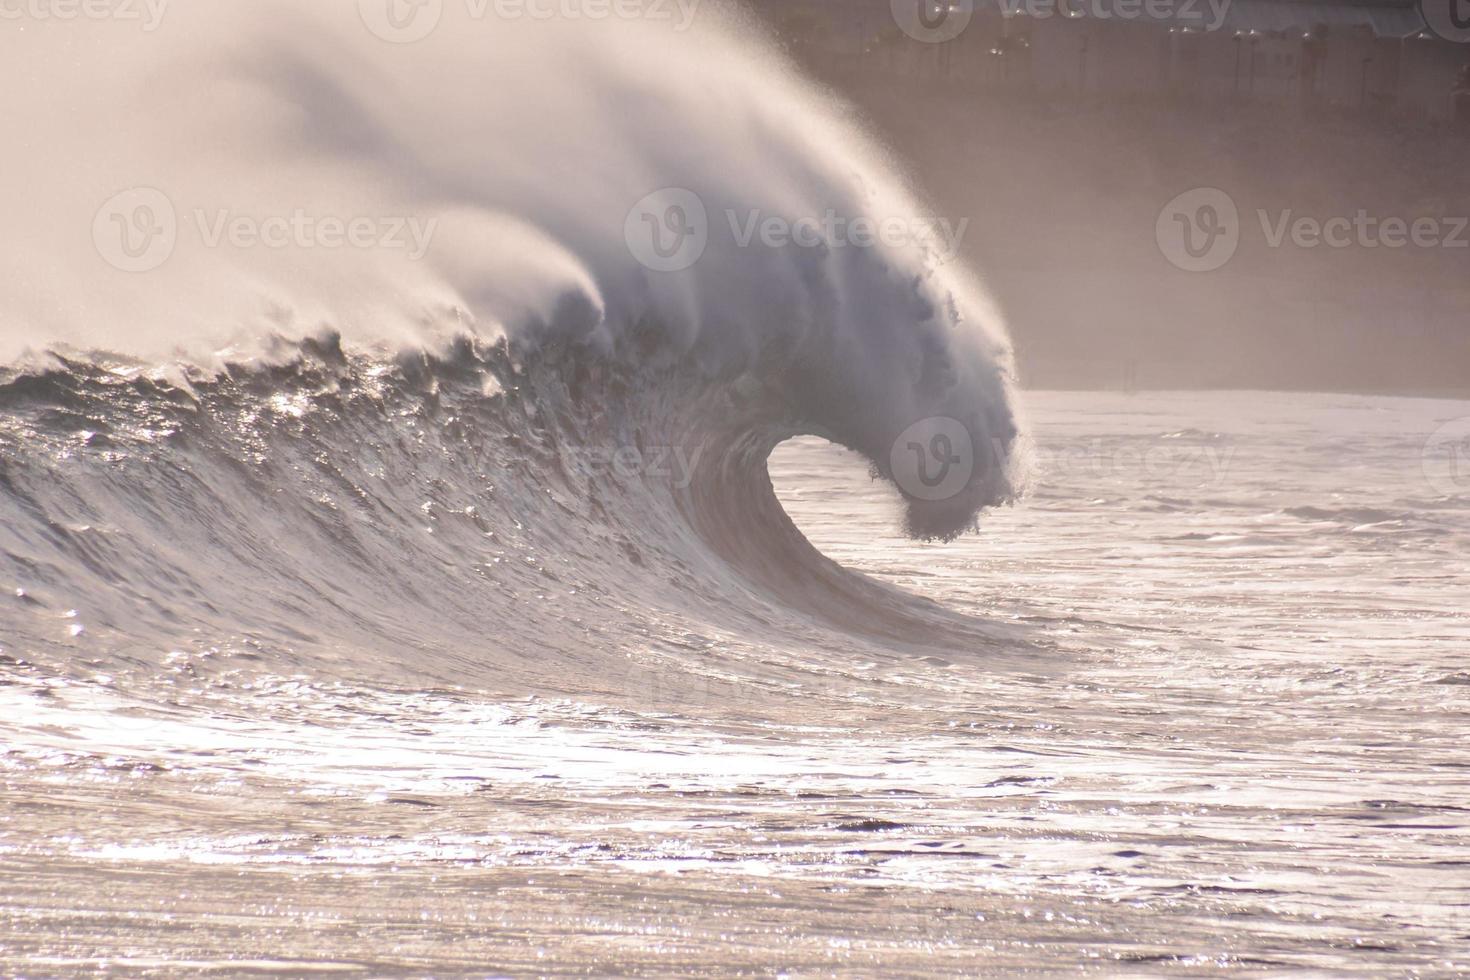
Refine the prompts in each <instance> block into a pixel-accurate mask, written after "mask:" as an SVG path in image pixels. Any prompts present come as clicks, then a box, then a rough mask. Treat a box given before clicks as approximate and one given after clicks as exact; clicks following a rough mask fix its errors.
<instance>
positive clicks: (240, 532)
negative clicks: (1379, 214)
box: [0, 0, 1470, 977]
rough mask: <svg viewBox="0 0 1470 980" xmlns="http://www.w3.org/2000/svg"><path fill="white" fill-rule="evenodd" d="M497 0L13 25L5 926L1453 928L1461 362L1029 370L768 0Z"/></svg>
mask: <svg viewBox="0 0 1470 980" xmlns="http://www.w3.org/2000/svg"><path fill="white" fill-rule="evenodd" d="M42 6H44V5H42ZM505 6H506V5H483V4H467V5H459V4H438V3H433V4H417V5H412V6H411V7H406V6H403V5H398V4H396V3H395V4H394V6H393V8H392V11H393V12H395V13H396V14H397V15H403V16H395V17H384V16H377V15H382V14H383V13H384V11H383V10H382V9H381V8H380V7H379V6H378V5H377V4H376V2H375V0H362V2H361V3H358V4H347V3H342V4H312V5H300V4H289V3H284V2H277V0H258V2H254V3H251V4H248V5H247V4H237V5H233V6H231V7H230V8H229V9H225V8H224V7H221V6H220V5H170V6H168V9H167V10H166V11H165V12H164V19H163V20H162V21H161V22H159V23H154V24H152V25H151V26H150V27H147V28H145V29H140V28H139V25H137V24H135V23H130V22H128V21H127V20H126V19H124V18H121V17H97V16H95V15H94V14H88V15H87V16H84V17H78V18H59V17H57V18H52V17H42V16H41V14H44V13H46V11H45V10H42V9H41V7H38V6H35V5H32V7H30V8H28V10H27V11H26V12H25V15H24V16H25V18H27V19H25V20H24V21H23V23H20V24H18V25H16V26H17V27H18V29H17V30H13V31H12V30H9V29H7V30H6V31H4V32H0V81H3V82H4V83H5V91H6V93H7V97H6V98H5V99H4V100H0V131H4V132H7V133H21V134H24V139H23V141H22V143H21V145H20V146H19V147H18V148H17V149H16V150H15V152H13V153H11V154H10V155H9V156H7V158H6V167H7V170H6V177H5V191H6V194H5V198H4V205H5V209H4V210H5V214H6V221H5V222H4V223H3V227H0V264H3V266H4V267H5V268H6V270H7V274H6V276H4V277H0V590H3V591H0V884H3V886H4V887H3V888H0V972H3V973H6V974H16V975H22V976H51V975H55V976H73V975H78V974H100V975H118V976H148V975H159V976H162V975H170V976H171V975H178V974H190V973H203V974H211V973H212V974H218V975H239V974H248V973H277V974H282V975H299V974H310V973H317V972H320V973H340V974H345V975H363V976H384V975H411V976H420V975H432V976H453V975H464V974H467V975H486V974H491V975H498V974H528V975H556V974H573V973H576V974H590V975H607V974H613V973H641V974H657V975H670V976H683V975H699V974H704V975H728V974H739V973H746V974H751V973H759V974H773V973H788V974H795V975H816V974H828V973H838V974H848V975H860V976H871V975H879V974H882V975H922V974H932V975H953V974H955V973H1015V972H1023V971H1031V972H1038V973H1049V972H1077V971H1078V970H1083V971H1093V972H1097V973H1105V972H1106V973H1123V974H1139V973H1149V972H1167V973H1179V972H1185V971H1191V972H1198V973H1211V972H1236V971H1260V972H1267V973H1270V972H1287V971H1299V970H1307V971H1316V972H1317V973H1319V974H1353V973H1356V974H1360V975H1363V976H1373V977H1378V976H1384V975H1395V974H1397V975H1414V976H1441V975H1443V976H1452V975H1456V974H1462V973H1464V972H1466V971H1467V969H1470V924H1467V917H1466V911H1467V902H1470V891H1467V887H1466V882H1467V880H1470V876H1467V875H1466V870H1467V867H1470V865H1467V860H1466V850H1465V843H1466V834H1465V827H1466V826H1467V822H1466V820H1465V817H1466V815H1467V813H1470V810H1467V807H1470V801H1467V793H1466V785H1467V776H1470V771H1467V767H1470V753H1467V750H1466V749H1465V748H1464V746H1465V745H1466V744H1467V738H1466V736H1467V734H1470V733H1467V727H1470V715H1467V711H1466V709H1467V706H1470V705H1467V697H1470V683H1467V682H1470V673H1467V665H1466V663H1465V651H1466V639H1467V634H1470V629H1467V620H1466V614H1465V597H1466V595H1467V591H1466V584H1467V582H1466V576H1467V569H1466V555H1467V549H1466V536H1467V533H1470V489H1467V486H1466V479H1465V474H1466V466H1465V463H1466V457H1465V453H1466V447H1467V438H1470V423H1467V422H1466V421H1465V420H1466V418H1467V417H1470V403H1466V402H1449V401H1433V400H1409V399H1388V398H1366V397H1348V396H1329V395H1303V394H1263V393H1187V394H1169V393H1158V394H1138V395H1133V396H1125V395H1118V394H1101V393H1094V394H1056V393H1045V392H1024V391H1020V390H1019V389H1018V388H1017V384H1016V376H1017V372H1016V368H1015V358H1014V356H1013V353H1012V348H1011V342H1010V339H1009V335H1010V330H1009V328H1008V326H1007V325H1006V324H1005V323H1004V322H1003V320H1002V318H1001V316H1000V315H999V312H998V311H997V310H996V308H995V306H994V304H992V303H991V302H990V301H989V300H988V298H987V296H986V293H985V291H984V289H983V287H982V284H981V283H980V281H979V280H978V278H977V276H976V275H975V274H973V273H972V272H970V271H969V270H966V269H964V268H962V267H961V266H960V264H959V263H957V262H956V261H954V255H953V254H952V252H951V251H949V250H947V249H946V248H945V242H944V241H943V240H942V237H936V235H935V230H936V228H938V227H939V225H938V224H937V220H936V218H935V213H934V210H935V209H934V208H933V206H932V205H930V204H929V203H928V202H926V200H925V199H924V197H923V195H922V194H921V192H920V191H919V189H918V187H917V186H915V185H918V184H920V183H921V182H922V177H923V175H921V174H913V173H909V172H907V171H906V169H905V168H904V166H903V165H902V163H901V160H900V159H899V158H898V157H896V156H895V155H894V154H893V153H892V152H890V151H889V150H888V149H887V148H885V147H883V146H881V145H879V144H878V143H876V142H875V141H874V140H873V139H872V138H870V137H869V136H868V135H867V134H865V133H864V132H862V131H861V129H860V128H859V127H858V126H857V125H856V124H855V123H854V122H853V121H852V113H851V111H850V109H848V108H846V107H844V106H843V105H841V104H840V103H838V102H837V101H836V100H835V99H834V98H833V96H832V95H831V94H830V93H828V92H824V91H822V90H819V89H817V88H814V87H813V86H811V85H809V84H808V83H807V82H805V81H803V80H802V79H801V78H800V77H799V75H798V73H797V72H796V71H795V70H794V69H793V67H792V66H791V65H790V64H789V63H788V62H787V61H786V60H785V59H784V57H783V56H782V55H781V54H780V53H779V52H777V51H775V50H774V49H773V47H772V45H770V44H769V43H768V40H767V39H765V38H764V37H762V36H761V34H760V31H759V29H758V28H755V27H752V25H751V24H750V23H749V22H748V20H747V19H746V18H744V17H743V16H742V15H741V13H740V11H739V10H738V8H729V7H725V6H717V5H715V4H713V3H711V4H708V5H701V6H700V7H699V10H698V12H697V16H695V17H694V18H693V19H692V20H688V21H686V20H684V19H682V18H676V19H674V20H670V19H669V18H667V17H657V16H654V13H655V10H663V11H665V12H669V11H671V10H672V9H673V8H672V7H671V6H670V5H668V4H660V5H636V4H635V5H633V6H632V7H631V8H629V5H626V4H616V5H613V7H614V8H616V9H617V10H618V11H621V13H618V14H617V16H613V17H609V18H602V19H588V18H572V17H568V16H559V17H556V18H553V19H550V20H546V19H542V18H529V19H528V18H524V17H521V18H517V17H513V16H509V15H505V14H504V8H505ZM509 6H511V7H514V6H515V5H509ZM354 8H355V9H354ZM47 9H48V10H49V8H47ZM94 9H100V8H95V5H93V6H91V7H88V10H94ZM108 9H109V10H110V9H112V8H108ZM629 9H632V14H628V13H627V11H628V10H629ZM679 9H680V10H681V11H682V10H683V9H684V8H682V7H681V8H679ZM104 12H106V11H104ZM426 15H427V17H428V19H427V20H425V19H421V18H423V17H424V16H426ZM644 15H646V16H644ZM404 16H407V20H405V19H404ZM1005 192H1006V191H1005V189H1004V188H998V189H997V190H996V193H1005ZM829 217H830V218H833V219H836V220H835V221H834V222H832V223H831V224H828V222H827V219H828V218H829ZM952 217H953V216H952ZM970 217H972V218H974V219H975V220H983V216H981V215H973V216H970ZM772 220H774V221H775V223H776V225H777V226H779V227H785V228H787V229H801V230H802V231H801V234H800V235H798V236H793V238H792V239H791V240H783V241H781V242H770V241H766V240H765V239H764V238H761V237H752V236H748V235H745V234H743V232H742V229H751V228H762V227H768V226H769V225H768V222H769V221H772ZM859 221H861V222H863V223H864V224H865V225H866V226H867V227H869V228H890V229H896V230H897V232H898V233H897V234H884V235H881V236H879V237H878V238H877V239H876V240H874V239H872V237H871V236H869V238H867V239H866V240H857V239H858V236H857V235H856V233H855V232H854V231H853V229H854V228H855V227H858V226H859V225H858V222H859ZM349 228H355V229H359V232H354V233H353V234H352V236H351V237H350V238H349V236H348V235H347V231H346V229H349ZM333 229H335V231H333ZM361 229H366V233H365V235H364V234H363V233H361ZM818 229H820V230H818ZM813 236H815V237H813ZM951 244H952V243H951ZM982 271H983V270H982ZM1078 288H1081V287H1078ZM1024 328H1025V325H1024V324H1021V325H1018V327H1017V329H1018V331H1019V330H1024ZM837 447H842V448H840V449H839V448H837Z"/></svg>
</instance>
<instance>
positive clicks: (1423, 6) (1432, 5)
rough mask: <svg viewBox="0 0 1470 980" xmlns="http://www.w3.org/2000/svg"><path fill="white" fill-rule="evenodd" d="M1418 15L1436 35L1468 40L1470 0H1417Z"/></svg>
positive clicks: (1463, 40) (1456, 39)
mask: <svg viewBox="0 0 1470 980" xmlns="http://www.w3.org/2000/svg"><path fill="white" fill-rule="evenodd" d="M1419 15H1420V16H1421V17H1423V18H1424V23H1426V24H1428V25H1429V29H1430V30H1431V31H1433V32H1434V33H1435V34H1436V35H1437V36H1438V37H1441V38H1443V39H1444V40H1446V41H1453V42H1454V43H1456V44H1464V43H1466V42H1470V0H1419Z"/></svg>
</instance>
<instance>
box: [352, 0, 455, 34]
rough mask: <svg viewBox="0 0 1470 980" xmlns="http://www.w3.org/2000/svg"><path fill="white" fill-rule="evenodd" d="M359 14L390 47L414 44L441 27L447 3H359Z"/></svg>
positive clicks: (369, 0)
mask: <svg viewBox="0 0 1470 980" xmlns="http://www.w3.org/2000/svg"><path fill="white" fill-rule="evenodd" d="M357 12H358V15H359V16H360V17H361V18H362V22H363V24H364V25H365V26H366V27H367V29H368V30H369V31H371V32H372V33H373V34H374V35H375V36H377V37H379V38H381V39H382V40H384V41H387V42H389V43H390V44H412V43H413V42H415V41H422V40H423V39H424V38H426V37H428V36H429V35H430V34H432V33H433V32H434V28H436V27H438V26H439V18H441V17H442V16H443V15H444V0H358V3H357Z"/></svg>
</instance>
